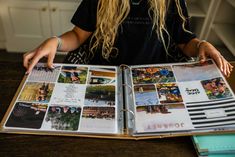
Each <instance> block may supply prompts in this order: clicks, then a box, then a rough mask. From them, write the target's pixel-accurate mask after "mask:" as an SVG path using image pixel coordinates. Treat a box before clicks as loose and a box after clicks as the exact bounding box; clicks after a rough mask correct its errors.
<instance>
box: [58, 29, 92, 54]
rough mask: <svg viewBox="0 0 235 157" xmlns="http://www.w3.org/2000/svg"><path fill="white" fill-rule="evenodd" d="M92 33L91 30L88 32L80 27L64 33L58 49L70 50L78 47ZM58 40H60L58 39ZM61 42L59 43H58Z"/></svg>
mask: <svg viewBox="0 0 235 157" xmlns="http://www.w3.org/2000/svg"><path fill="white" fill-rule="evenodd" d="M90 35H91V32H86V31H83V30H81V29H80V28H78V27H75V28H74V29H73V30H71V31H69V32H66V33H64V34H63V35H61V36H60V40H61V41H60V42H61V43H60V47H59V49H58V51H62V52H69V51H73V50H75V49H77V48H78V47H79V46H80V45H81V44H82V43H84V41H85V40H86V39H87V38H88V37H89V36H90ZM57 42H58V41H57ZM58 44H59V43H58Z"/></svg>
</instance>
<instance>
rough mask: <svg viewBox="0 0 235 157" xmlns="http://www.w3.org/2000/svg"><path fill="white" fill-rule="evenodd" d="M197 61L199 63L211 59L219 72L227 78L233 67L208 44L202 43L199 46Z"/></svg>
mask: <svg viewBox="0 0 235 157" xmlns="http://www.w3.org/2000/svg"><path fill="white" fill-rule="evenodd" d="M198 48H199V60H200V62H201V63H203V62H205V61H206V59H207V57H210V58H212V59H213V60H214V61H215V62H216V64H217V66H218V67H219V69H220V70H221V72H222V73H223V74H224V75H225V76H226V77H229V76H230V74H231V72H232V70H233V66H232V65H231V64H230V63H229V62H228V61H227V60H226V59H225V58H224V57H223V56H222V55H221V54H220V52H219V51H218V50H217V49H216V48H215V47H214V46H213V45H212V44H210V43H209V42H205V41H204V42H202V43H200V45H199V47H198Z"/></svg>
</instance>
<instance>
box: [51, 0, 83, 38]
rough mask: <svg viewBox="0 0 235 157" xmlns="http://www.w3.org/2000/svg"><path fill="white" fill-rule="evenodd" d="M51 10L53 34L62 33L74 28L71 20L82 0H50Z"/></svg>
mask: <svg viewBox="0 0 235 157" xmlns="http://www.w3.org/2000/svg"><path fill="white" fill-rule="evenodd" d="M49 3H50V5H49V6H50V12H51V14H50V15H51V25H52V34H53V35H61V34H63V33H65V32H67V31H69V30H71V29H72V28H73V25H72V23H71V22H70V20H71V18H72V17H73V14H74V13H75V11H76V9H77V8H78V6H79V4H80V3H81V0H76V2H75V1H74V2H71V1H68V2H66V1H65V2H61V1H60V2H59V1H50V2H49Z"/></svg>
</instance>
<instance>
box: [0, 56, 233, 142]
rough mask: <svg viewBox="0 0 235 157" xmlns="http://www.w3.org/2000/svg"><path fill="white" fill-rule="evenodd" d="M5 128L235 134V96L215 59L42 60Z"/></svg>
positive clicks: (122, 134) (109, 134)
mask: <svg viewBox="0 0 235 157" xmlns="http://www.w3.org/2000/svg"><path fill="white" fill-rule="evenodd" d="M0 132H2V133H22V134H49V135H68V136H87V137H89V136H90V137H100V138H130V139H132V138H133V139H138V138H139V139H141V138H143V139H144V138H158V137H169V136H186V135H197V134H207V133H218V132H235V96H234V94H233V92H232V90H231V88H230V87H229V85H228V83H227V82H226V79H225V78H224V77H223V75H222V74H221V72H220V71H219V69H218V68H217V66H216V64H215V63H214V61H212V60H208V61H206V62H205V63H203V64H200V63H198V62H187V63H173V64H155V65H135V66H127V65H121V66H98V65H73V64H54V68H53V69H48V68H47V67H46V66H45V65H44V64H43V63H39V64H37V65H36V66H35V67H34V69H33V71H32V72H31V73H30V74H29V75H28V76H25V78H24V79H23V81H22V83H21V85H20V87H19V89H18V91H17V93H16V95H15V97H14V99H13V101H12V103H11V105H10V106H9V109H8V111H7V113H6V114H5V116H4V118H3V120H2V122H1V126H0Z"/></svg>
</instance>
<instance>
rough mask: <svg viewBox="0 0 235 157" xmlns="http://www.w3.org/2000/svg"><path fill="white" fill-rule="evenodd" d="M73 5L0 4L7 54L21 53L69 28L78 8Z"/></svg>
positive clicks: (21, 0)
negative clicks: (11, 52) (0, 6)
mask: <svg viewBox="0 0 235 157" xmlns="http://www.w3.org/2000/svg"><path fill="white" fill-rule="evenodd" d="M79 2H80V1H78V0H76V1H75V0H74V1H71V0H70V1H51V0H50V1H49V0H7V1H2V4H1V5H3V7H2V11H1V14H2V19H3V24H4V29H5V34H6V48H7V50H8V51H13V52H25V51H29V50H32V49H33V48H35V47H36V46H38V45H39V44H40V43H41V42H42V41H44V40H45V39H46V38H48V37H50V36H53V35H60V34H61V33H64V32H66V31H68V30H69V29H71V28H72V24H70V19H71V17H72V15H73V13H74V12H75V10H76V8H77V7H78V5H79Z"/></svg>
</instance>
